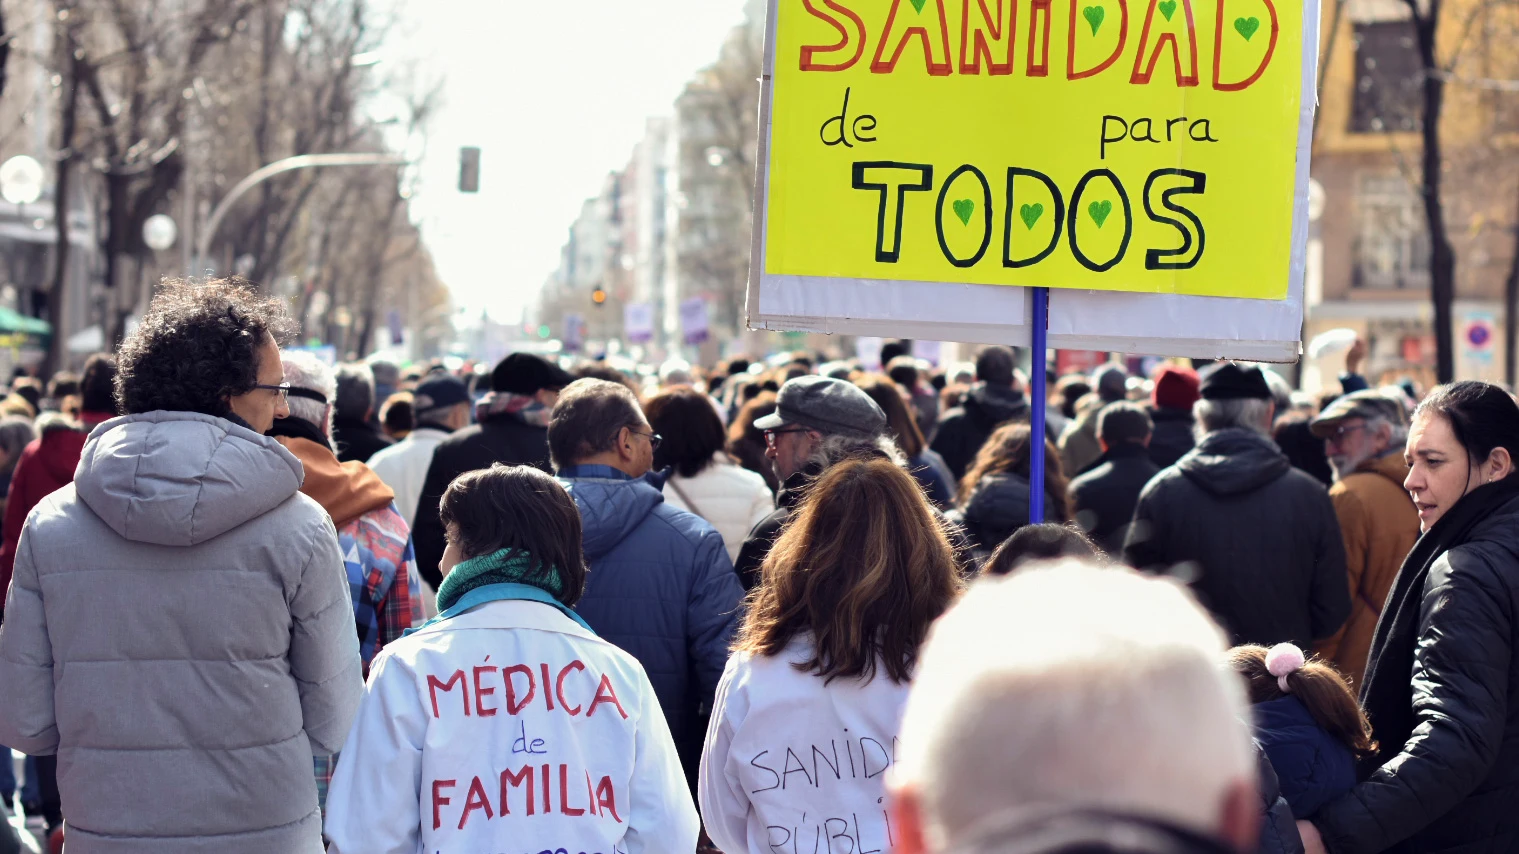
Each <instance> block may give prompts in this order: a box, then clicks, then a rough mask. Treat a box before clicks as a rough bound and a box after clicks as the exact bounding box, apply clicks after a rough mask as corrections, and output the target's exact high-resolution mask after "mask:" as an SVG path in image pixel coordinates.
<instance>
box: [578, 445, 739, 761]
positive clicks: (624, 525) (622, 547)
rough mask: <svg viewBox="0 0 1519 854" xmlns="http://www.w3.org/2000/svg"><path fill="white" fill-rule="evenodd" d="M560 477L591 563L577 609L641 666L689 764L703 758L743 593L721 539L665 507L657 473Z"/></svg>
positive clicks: (582, 469) (593, 469)
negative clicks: (702, 714)
mask: <svg viewBox="0 0 1519 854" xmlns="http://www.w3.org/2000/svg"><path fill="white" fill-rule="evenodd" d="M559 482H560V483H562V484H564V487H565V489H567V490H569V493H570V495H571V496H572V497H573V498H574V499H575V504H576V506H577V507H579V508H580V519H581V523H582V526H583V527H584V544H585V557H586V561H587V562H588V563H589V564H590V573H589V574H588V575H587V576H586V587H585V595H583V596H582V597H581V599H580V602H579V603H578V604H577V605H576V606H575V610H576V612H577V613H579V614H580V616H581V617H583V618H584V619H585V621H586V622H587V623H589V624H590V626H591V628H592V629H593V630H595V632H596V634H598V635H600V636H601V637H602V638H605V639H606V640H608V641H610V642H612V643H614V644H616V645H617V646H619V647H621V648H622V649H623V650H626V651H627V652H629V653H631V654H632V655H633V657H634V658H637V659H638V661H639V663H640V664H642V665H643V668H644V671H645V672H647V673H648V675H649V681H650V682H651V683H652V684H653V685H654V693H655V694H656V695H657V696H658V697H659V705H660V707H661V708H663V709H664V713H665V720H667V721H669V724H670V732H671V734H672V735H673V736H674V737H675V743H676V746H677V747H678V748H680V749H681V753H682V757H681V758H682V760H683V762H684V760H686V759H687V758H689V757H688V753H689V751H690V750H691V749H692V748H693V747H694V750H695V757H694V759H696V760H699V758H700V756H701V744H702V738H703V735H704V729H705V728H704V727H703V726H702V725H701V723H700V721H699V719H698V715H697V711H698V708H699V707H700V706H702V705H703V704H706V705H709V706H710V704H711V702H712V695H713V693H714V692H715V691H716V689H717V682H718V680H719V679H720V678H722V675H723V668H724V667H725V666H726V665H727V662H728V645H729V643H731V642H732V640H733V633H734V631H735V630H736V629H737V627H738V621H739V604H740V602H741V601H742V600H743V597H744V591H743V588H742V587H741V586H740V585H739V582H738V575H737V574H736V573H735V572H734V571H733V563H732V562H731V561H729V560H728V550H727V549H726V548H725V547H724V546H723V538H722V536H721V535H720V534H718V533H717V530H716V529H715V528H713V527H712V526H711V525H710V524H708V523H707V522H706V521H705V520H703V519H702V518H701V517H699V516H696V515H694V514H692V513H687V512H686V511H684V510H678V509H676V508H674V507H671V506H670V505H668V504H666V503H665V497H664V493H663V492H662V488H663V486H664V482H663V480H662V479H661V478H660V477H659V476H658V475H655V474H648V475H645V476H644V477H642V478H639V479H636V480H635V479H634V478H631V477H628V476H627V475H626V474H623V473H622V472H620V471H618V470H617V469H614V468H612V467H611V466H602V465H584V466H567V467H565V468H563V469H560V470H559ZM693 761H694V760H693ZM687 767H694V764H688V765H687Z"/></svg>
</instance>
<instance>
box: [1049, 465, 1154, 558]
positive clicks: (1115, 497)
mask: <svg viewBox="0 0 1519 854" xmlns="http://www.w3.org/2000/svg"><path fill="white" fill-rule="evenodd" d="M1159 473H1160V466H1157V465H1155V463H1153V462H1151V461H1150V452H1149V451H1148V450H1146V449H1145V447H1144V446H1143V445H1137V444H1132V443H1131V444H1126V445H1119V446H1118V447H1116V448H1110V449H1109V450H1108V452H1107V453H1105V454H1103V455H1102V457H1100V458H1099V459H1098V460H1097V464H1096V465H1095V466H1093V467H1092V468H1091V469H1090V470H1088V471H1087V473H1086V474H1083V475H1082V476H1081V477H1078V478H1076V479H1075V480H1073V481H1071V510H1072V512H1074V513H1075V514H1076V522H1077V524H1079V525H1081V528H1082V530H1084V531H1086V532H1087V533H1088V534H1089V535H1091V537H1092V539H1093V540H1096V541H1097V545H1099V546H1101V547H1102V550H1103V551H1105V552H1107V553H1108V554H1110V555H1118V554H1122V553H1123V540H1124V535H1125V534H1127V533H1128V531H1129V522H1130V521H1132V520H1133V518H1134V505H1136V504H1138V503H1139V493H1140V492H1142V491H1143V490H1144V488H1145V484H1147V483H1149V482H1150V479H1151V478H1153V477H1155V475H1157V474H1159Z"/></svg>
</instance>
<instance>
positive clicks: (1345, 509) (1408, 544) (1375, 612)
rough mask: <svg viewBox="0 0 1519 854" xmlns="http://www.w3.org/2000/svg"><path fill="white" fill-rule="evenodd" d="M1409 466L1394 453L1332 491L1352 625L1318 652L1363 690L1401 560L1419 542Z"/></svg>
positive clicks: (1347, 623)
mask: <svg viewBox="0 0 1519 854" xmlns="http://www.w3.org/2000/svg"><path fill="white" fill-rule="evenodd" d="M1406 477H1408V466H1407V465H1405V464H1404V463H1403V456H1402V454H1400V453H1397V452H1393V453H1390V454H1387V455H1386V456H1384V457H1382V458H1381V459H1375V460H1367V461H1366V462H1365V463H1363V464H1362V465H1361V467H1360V468H1359V469H1357V470H1356V472H1355V473H1354V474H1351V475H1350V476H1349V477H1346V478H1345V479H1344V480H1341V481H1340V482H1339V483H1336V484H1335V485H1334V486H1333V487H1332V488H1331V489H1330V490H1329V499H1330V500H1331V501H1333V502H1334V512H1335V515H1336V516H1338V517H1339V520H1340V532H1341V533H1342V534H1343V535H1344V537H1345V563H1346V567H1347V570H1348V571H1347V575H1348V577H1349V579H1350V619H1348V620H1346V621H1345V626H1344V627H1343V628H1341V629H1340V630H1339V632H1337V633H1336V634H1335V635H1334V637H1332V638H1329V639H1328V640H1325V641H1320V642H1319V643H1318V645H1317V648H1316V652H1318V653H1319V655H1321V656H1323V657H1324V658H1327V659H1330V660H1331V661H1333V662H1334V663H1335V666H1337V667H1339V668H1340V671H1341V672H1342V673H1344V674H1345V676H1346V677H1347V678H1348V679H1350V680H1351V684H1352V685H1353V686H1354V687H1355V688H1356V689H1357V690H1359V689H1360V687H1361V679H1362V677H1363V676H1364V675H1365V673H1366V659H1367V656H1368V655H1370V653H1371V636H1372V635H1373V634H1374V633H1375V632H1376V630H1377V619H1378V618H1379V617H1381V615H1382V605H1383V604H1384V603H1385V602H1386V601H1387V594H1388V591H1390V590H1392V583H1393V581H1394V580H1395V579H1396V578H1397V577H1398V568H1399V567H1401V566H1402V565H1403V559H1404V558H1405V557H1408V553H1409V552H1410V551H1412V550H1413V547H1414V541H1416V540H1418V539H1419V511H1418V510H1416V509H1415V508H1414V503H1413V499H1411V498H1409V497H1408V493H1407V492H1405V491H1403V479H1404V478H1406Z"/></svg>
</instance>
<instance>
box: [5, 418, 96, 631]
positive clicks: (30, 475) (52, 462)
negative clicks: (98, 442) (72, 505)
mask: <svg viewBox="0 0 1519 854" xmlns="http://www.w3.org/2000/svg"><path fill="white" fill-rule="evenodd" d="M88 436H89V434H88V433H86V432H85V431H84V430H82V429H79V428H78V427H77V426H76V425H74V424H73V423H71V422H68V421H62V420H60V421H57V422H55V423H53V424H50V425H48V426H46V427H44V428H42V435H41V436H40V437H39V438H36V439H33V440H32V442H31V444H29V445H27V446H26V448H25V449H24V450H22V452H21V459H20V460H18V461H17V462H16V471H15V473H14V474H12V475H11V491H10V496H9V497H8V498H7V499H6V502H5V521H4V523H3V528H0V540H3V542H0V602H3V598H4V593H3V591H6V590H9V589H10V586H11V572H12V571H13V570H14V568H15V565H16V544H17V543H19V542H20V541H21V529H22V528H24V527H25V526H26V517H27V514H29V513H31V512H32V508H33V507H36V506H37V504H38V503H39V502H41V501H42V499H44V498H46V497H48V495H50V494H52V493H53V492H56V491H57V490H59V489H62V488H63V487H65V486H68V485H69V484H70V483H73V482H74V469H76V468H78V467H79V455H80V454H81V453H82V452H83V451H84V441H85V439H86V438H88ZM3 607H4V606H3V604H0V608H3Z"/></svg>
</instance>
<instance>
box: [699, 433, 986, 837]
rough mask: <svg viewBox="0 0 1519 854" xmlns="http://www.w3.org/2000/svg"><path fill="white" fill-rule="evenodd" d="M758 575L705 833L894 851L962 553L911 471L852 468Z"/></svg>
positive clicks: (720, 720)
mask: <svg viewBox="0 0 1519 854" xmlns="http://www.w3.org/2000/svg"><path fill="white" fill-rule="evenodd" d="M761 573H762V579H761V582H760V585H759V586H758V587H756V588H755V589H754V590H753V591H752V592H751V593H750V599H749V603H748V611H747V614H746V616H745V619H744V623H743V627H742V628H741V629H740V630H739V636H738V639H737V640H736V641H735V643H734V649H735V653H734V655H733V657H732V658H730V659H729V660H728V667H727V671H726V672H725V673H724V674H723V678H722V681H721V682H720V683H719V684H718V688H717V697H716V700H715V701H714V704H713V709H712V721H711V724H710V726H709V728H708V730H707V743H706V749H705V752H704V753H703V755H702V764H701V782H700V786H699V794H700V799H701V808H702V817H703V819H704V820H705V822H706V827H707V832H708V833H709V834H710V835H711V837H712V841H713V842H714V843H716V844H717V846H718V847H719V848H721V849H722V850H723V851H725V852H727V854H740V852H751V854H760V852H770V851H772V850H776V851H779V850H782V849H784V850H786V851H791V850H793V848H794V849H795V850H797V851H814V850H816V851H825V850H826V851H857V852H858V851H882V852H889V851H890V850H891V847H892V844H893V840H894V831H893V829H892V827H891V825H890V822H889V820H888V817H887V811H886V805H885V803H884V801H883V798H884V797H885V788H884V781H885V775H886V772H887V771H888V770H889V769H890V767H891V765H892V764H893V763H894V762H895V761H896V755H897V729H898V726H899V725H900V723H901V718H902V708H903V704H904V702H905V701H906V699H907V691H908V687H909V683H910V681H911V679H912V673H913V666H914V664H915V662H916V659H917V653H918V647H919V646H920V645H921V644H922V642H923V639H924V637H925V636H926V635H927V634H928V628H929V625H930V624H931V623H932V622H933V621H934V619H935V618H937V617H938V616H939V615H940V614H942V613H943V612H944V611H945V609H947V608H948V607H949V605H950V603H951V602H952V601H953V600H954V598H955V597H956V596H957V595H958V594H959V591H960V588H961V579H960V575H959V570H958V568H957V566H956V563H955V556H954V550H953V549H952V548H951V546H950V544H949V541H948V539H947V538H946V537H945V535H944V532H943V530H942V528H941V527H940V524H939V522H938V521H937V520H936V519H935V518H934V515H933V513H932V511H931V510H930V508H929V505H928V501H927V499H925V498H924V496H923V492H922V490H920V489H919V488H918V485H917V483H916V482H915V481H914V480H913V478H912V476H911V475H909V474H907V473H906V472H904V471H903V470H902V469H901V468H900V467H898V466H896V465H895V464H893V463H892V462H891V461H890V460H887V459H885V458H884V457H883V458H880V459H852V460H846V461H845V462H842V463H838V464H836V465H834V466H833V467H832V468H830V469H828V471H826V472H825V473H824V474H823V475H822V476H821V477H819V478H818V480H817V481H816V483H815V484H814V485H813V487H812V489H811V490H810V491H809V493H808V495H807V498H806V499H805V500H804V501H803V502H802V504H801V505H800V506H799V508H798V510H797V514H796V515H795V516H794V517H793V519H792V522H791V524H790V525H789V526H788V527H787V528H786V531H785V533H783V534H782V535H781V537H780V539H778V540H777V541H776V543H775V547H774V548H773V549H772V550H771V552H770V555H769V557H768V558H766V560H765V563H764V567H763V569H762V570H761ZM846 838H847V839H848V844H847V845H846V843H845V841H844V840H845V839H846Z"/></svg>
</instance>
